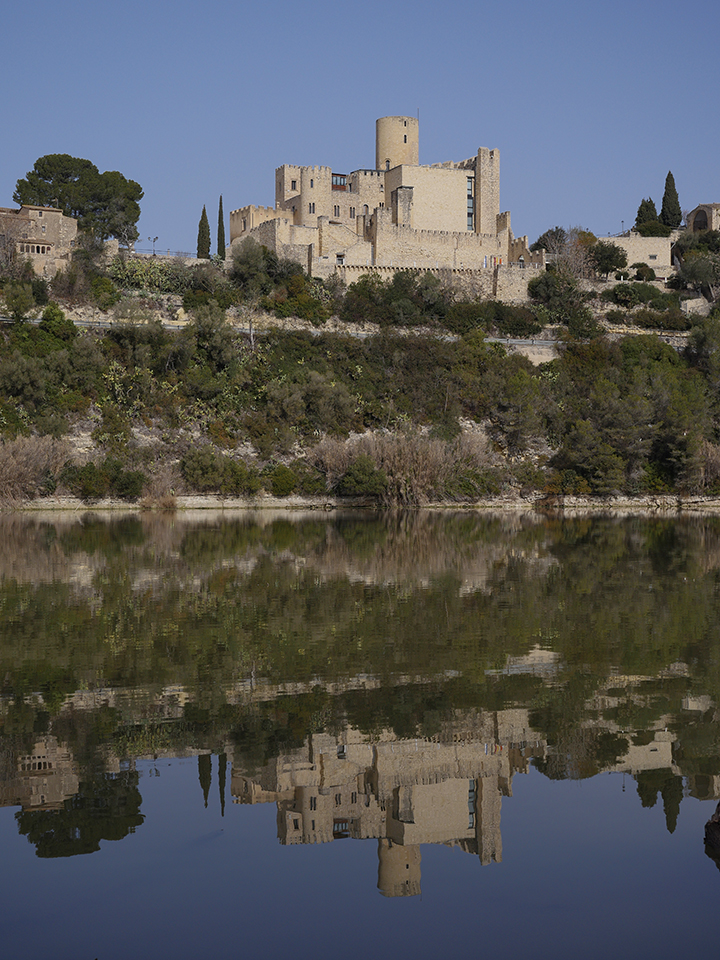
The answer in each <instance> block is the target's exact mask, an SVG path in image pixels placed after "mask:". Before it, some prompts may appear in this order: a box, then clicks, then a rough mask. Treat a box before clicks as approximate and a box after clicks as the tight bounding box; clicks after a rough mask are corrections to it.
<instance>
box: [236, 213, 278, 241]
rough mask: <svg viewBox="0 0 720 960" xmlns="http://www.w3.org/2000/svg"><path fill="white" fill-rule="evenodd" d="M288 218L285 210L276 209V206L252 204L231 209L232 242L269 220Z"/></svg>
mask: <svg viewBox="0 0 720 960" xmlns="http://www.w3.org/2000/svg"><path fill="white" fill-rule="evenodd" d="M281 218H287V212H286V211H285V210H276V209H275V207H256V206H254V205H250V206H247V207H240V208H239V209H238V210H231V211H230V243H232V242H233V240H237V239H238V238H239V237H244V236H247V234H249V233H250V231H251V230H254V229H255V228H256V227H259V226H260V224H262V223H266V222H267V221H268V220H278V219H281Z"/></svg>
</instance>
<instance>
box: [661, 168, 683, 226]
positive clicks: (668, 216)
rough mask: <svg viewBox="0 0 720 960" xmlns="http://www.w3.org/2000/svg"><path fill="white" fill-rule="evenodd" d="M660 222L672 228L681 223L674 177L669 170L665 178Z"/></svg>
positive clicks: (680, 211)
mask: <svg viewBox="0 0 720 960" xmlns="http://www.w3.org/2000/svg"><path fill="white" fill-rule="evenodd" d="M660 223H664V224H665V226H666V227H671V228H672V229H673V230H675V229H676V228H677V227H679V226H680V224H681V223H682V210H681V209H680V200H679V198H678V192H677V190H676V189H675V177H673V175H672V173H671V172H670V171H668V175H667V177H666V178H665V193H664V194H663V201H662V208H661V210H660Z"/></svg>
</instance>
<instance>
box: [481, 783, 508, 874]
mask: <svg viewBox="0 0 720 960" xmlns="http://www.w3.org/2000/svg"><path fill="white" fill-rule="evenodd" d="M475 783H476V788H475V789H476V804H477V819H476V831H477V833H476V835H477V844H478V850H477V853H478V855H479V857H480V863H482V865H483V866H485V865H487V864H488V863H493V862H494V863H500V861H501V860H502V836H501V834H500V805H501V803H502V793H501V790H500V783H499V778H498V777H484V778H481V779H480V780H476V781H475Z"/></svg>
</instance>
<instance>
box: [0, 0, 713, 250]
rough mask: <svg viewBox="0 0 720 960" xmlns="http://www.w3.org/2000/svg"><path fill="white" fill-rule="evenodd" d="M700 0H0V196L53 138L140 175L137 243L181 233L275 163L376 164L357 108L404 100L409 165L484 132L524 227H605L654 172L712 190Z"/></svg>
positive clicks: (183, 242) (707, 27) (705, 16)
mask: <svg viewBox="0 0 720 960" xmlns="http://www.w3.org/2000/svg"><path fill="white" fill-rule="evenodd" d="M719 28H720V3H718V2H717V0H685V2H684V3H682V4H678V3H676V2H670V0H655V2H650V0H624V2H619V0H605V2H604V3H587V2H584V0H533V2H529V0H515V2H513V3H507V2H506V3H499V2H495V3H487V4H482V3H478V2H477V0H473V2H470V0H458V2H455V3H453V4H430V3H425V4H421V3H413V4H411V3H408V2H404V0H383V2H378V0H367V2H365V3H363V4H347V3H345V4H342V3H328V2H327V0H316V2H314V3H299V2H292V0H277V2H275V3H266V4H262V3H258V2H255V3H244V2H237V0H236V2H234V3H231V2H227V0H206V2H205V3H204V4H198V3H188V2H185V0H176V2H173V3H170V2H164V3H161V2H159V0H143V2H137V0H126V2H125V3H123V4H113V5H109V4H98V3H97V2H96V3H89V2H86V0H68V2H66V3H64V4H58V3H57V2H53V3H50V2H47V0H34V2H33V3H28V4H22V5H20V4H5V5H3V10H2V12H1V13H0V35H1V36H2V38H3V45H2V46H3V65H4V68H5V69H4V77H5V83H4V96H3V105H2V108H1V111H2V116H3V120H4V123H3V138H2V140H3V144H2V150H0V205H5V206H10V205H12V193H13V190H14V188H15V183H16V181H17V179H18V178H20V177H24V176H25V174H26V173H27V171H28V170H30V169H31V168H32V166H33V164H34V162H35V160H36V159H37V158H38V157H39V156H43V155H44V154H48V153H69V154H71V155H73V156H76V157H85V158H87V159H88V160H92V162H93V163H95V164H96V165H97V166H98V168H99V169H100V170H101V171H102V170H120V171H121V173H123V174H124V175H125V176H126V177H128V178H130V179H133V180H137V181H138V182H139V183H140V184H141V186H142V187H143V189H144V191H145V197H144V199H143V201H142V204H141V206H142V217H141V220H140V224H139V229H140V235H141V237H142V243H141V246H142V245H143V243H144V245H145V246H147V240H146V238H147V237H148V236H153V237H154V236H157V237H158V243H157V247H158V249H161V250H164V249H171V250H186V251H194V249H195V245H196V240H197V226H198V220H199V218H200V213H201V211H202V207H203V204H206V205H207V209H208V216H209V218H210V223H211V230H212V234H213V249H214V236H215V229H216V220H217V205H218V198H219V195H220V194H221V193H222V195H223V204H224V208H225V213H226V232H227V230H228V227H227V214H228V212H229V211H230V210H231V209H234V208H236V207H240V206H243V205H245V204H248V203H257V204H272V203H273V202H274V192H273V191H274V187H273V184H274V176H273V174H274V169H275V167H277V166H279V165H280V164H281V163H298V164H315V163H317V164H325V165H328V166H331V167H333V169H335V170H337V171H338V172H342V173H347V172H349V171H350V170H353V169H356V168H358V167H371V166H374V159H375V148H374V137H375V119H376V118H377V117H381V116H388V115H410V116H416V115H417V112H418V111H419V113H420V162H421V163H434V162H437V161H441V160H460V159H463V158H465V157H469V156H471V155H472V154H473V153H475V152H476V150H477V148H478V147H479V146H485V147H491V148H498V149H499V150H500V157H501V181H500V189H501V195H500V205H501V209H503V210H510V211H511V212H512V225H513V230H514V232H515V234H516V235H522V234H528V235H529V237H530V240H531V241H532V240H534V239H536V238H537V236H538V235H539V234H540V233H541V232H542V231H543V230H545V229H547V228H548V227H551V226H554V225H555V224H561V225H563V226H571V225H573V226H574V225H581V226H583V227H586V228H588V229H590V230H592V231H593V232H595V233H596V234H605V233H615V232H619V230H620V227H621V221H624V222H625V226H626V227H627V226H628V225H629V224H630V223H632V222H633V221H634V219H635V214H636V212H637V207H638V204H639V203H640V201H641V200H642V199H643V197H646V196H648V195H650V196H652V198H653V199H654V200H655V202H656V204H657V206H658V209H659V207H660V202H661V200H662V194H663V189H664V184H665V176H666V174H667V172H668V170H672V171H673V174H674V176H675V182H676V184H677V188H678V193H679V196H680V204H681V206H682V208H683V209H686V210H690V209H692V208H693V207H694V206H696V205H697V204H698V203H708V202H720V183H719V182H718V181H719V179H720V176H719V174H720V164H719V162H718V160H719V158H720V149H719V148H720V123H719V122H718V117H717V112H716V110H717V108H716V106H715V99H716V98H715V94H716V88H717V80H718V56H719V54H718V39H719V35H720V30H719Z"/></svg>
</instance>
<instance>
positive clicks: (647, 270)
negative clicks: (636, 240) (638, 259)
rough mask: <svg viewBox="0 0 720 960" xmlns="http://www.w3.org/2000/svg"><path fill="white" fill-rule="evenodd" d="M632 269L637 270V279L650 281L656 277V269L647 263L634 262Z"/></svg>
mask: <svg viewBox="0 0 720 960" xmlns="http://www.w3.org/2000/svg"><path fill="white" fill-rule="evenodd" d="M631 269H632V270H635V271H636V273H635V280H642V281H648V280H654V279H655V271H654V270H653V268H652V267H650V266H648V264H647V263H633V265H632V267H631Z"/></svg>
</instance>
